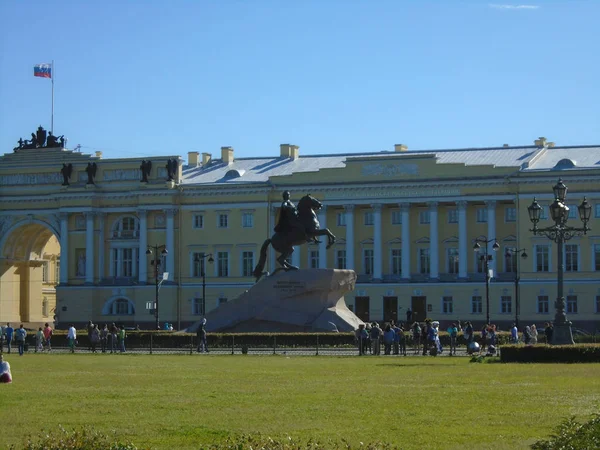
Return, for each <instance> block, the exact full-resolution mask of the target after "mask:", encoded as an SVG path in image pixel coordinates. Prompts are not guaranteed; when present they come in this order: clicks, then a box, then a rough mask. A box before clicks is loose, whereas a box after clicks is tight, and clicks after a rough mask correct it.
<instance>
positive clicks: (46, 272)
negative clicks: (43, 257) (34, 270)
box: [42, 261, 50, 283]
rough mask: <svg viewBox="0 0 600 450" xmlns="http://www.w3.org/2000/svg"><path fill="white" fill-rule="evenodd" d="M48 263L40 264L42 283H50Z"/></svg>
mask: <svg viewBox="0 0 600 450" xmlns="http://www.w3.org/2000/svg"><path fill="white" fill-rule="evenodd" d="M49 266H50V262H49V261H44V262H43V263H42V283H50V278H49V276H50V267H49Z"/></svg>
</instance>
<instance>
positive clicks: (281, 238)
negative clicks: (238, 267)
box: [253, 191, 335, 281]
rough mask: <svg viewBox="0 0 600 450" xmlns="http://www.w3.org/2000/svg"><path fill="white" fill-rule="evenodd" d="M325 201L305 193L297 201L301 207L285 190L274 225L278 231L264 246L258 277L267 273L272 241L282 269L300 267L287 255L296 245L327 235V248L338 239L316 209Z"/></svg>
mask: <svg viewBox="0 0 600 450" xmlns="http://www.w3.org/2000/svg"><path fill="white" fill-rule="evenodd" d="M322 206H323V205H322V204H321V202H319V200H317V199H316V198H314V197H312V196H311V195H310V194H309V195H305V196H304V197H302V198H301V199H300V201H299V202H298V207H296V206H295V205H294V203H293V202H292V201H291V200H290V192H289V191H285V192H284V193H283V202H282V203H281V209H280V212H279V220H278V222H277V225H276V226H275V229H274V231H275V234H273V236H272V237H271V238H270V239H267V240H265V242H264V243H263V245H262V247H261V249H260V257H259V260H258V264H257V265H256V267H255V268H254V272H253V275H254V277H255V278H256V281H258V280H259V279H260V278H261V277H262V276H263V275H265V273H264V272H263V270H264V268H265V263H266V260H267V248H268V247H269V245H271V246H272V247H273V248H274V249H275V251H277V252H278V253H280V255H279V257H278V258H277V262H278V263H279V265H280V266H281V267H278V268H277V269H275V271H274V272H273V273H276V272H278V271H280V270H285V271H288V270H298V267H296V266H294V265H292V264H291V263H289V262H288V258H289V257H290V256H291V255H292V253H294V246H297V245H302V244H306V243H312V242H314V243H319V241H318V240H317V237H318V236H327V248H329V247H331V246H332V245H333V244H334V243H335V236H334V235H333V233H332V232H331V231H329V229H328V228H324V229H321V228H320V224H319V219H318V218H317V213H316V211H318V210H320V209H321V207H322Z"/></svg>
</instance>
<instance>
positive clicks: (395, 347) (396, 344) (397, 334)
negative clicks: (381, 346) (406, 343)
mask: <svg viewBox="0 0 600 450" xmlns="http://www.w3.org/2000/svg"><path fill="white" fill-rule="evenodd" d="M392 331H393V332H394V343H393V350H392V353H394V355H399V354H400V327H399V326H398V325H396V324H394V326H392Z"/></svg>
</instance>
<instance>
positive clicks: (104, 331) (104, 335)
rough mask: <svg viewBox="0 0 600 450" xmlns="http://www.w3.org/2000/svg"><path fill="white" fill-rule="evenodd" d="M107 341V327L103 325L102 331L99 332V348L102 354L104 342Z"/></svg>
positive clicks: (104, 350)
mask: <svg viewBox="0 0 600 450" xmlns="http://www.w3.org/2000/svg"><path fill="white" fill-rule="evenodd" d="M107 341H108V326H107V325H106V324H104V326H103V327H102V330H100V348H101V349H102V353H106V342H107Z"/></svg>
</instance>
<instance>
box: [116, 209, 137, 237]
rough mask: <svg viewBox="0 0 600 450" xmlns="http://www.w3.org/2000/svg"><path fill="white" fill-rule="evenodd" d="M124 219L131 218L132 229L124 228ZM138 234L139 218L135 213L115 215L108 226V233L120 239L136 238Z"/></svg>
mask: <svg viewBox="0 0 600 450" xmlns="http://www.w3.org/2000/svg"><path fill="white" fill-rule="evenodd" d="M125 219H133V230H131V231H132V232H131V233H129V231H130V230H124V229H123V224H124V220H125ZM139 234H140V219H139V217H138V216H136V215H135V214H122V215H120V216H119V217H117V218H116V219H115V220H114V221H113V223H112V224H111V226H110V235H111V237H113V238H120V239H138V238H139Z"/></svg>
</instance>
